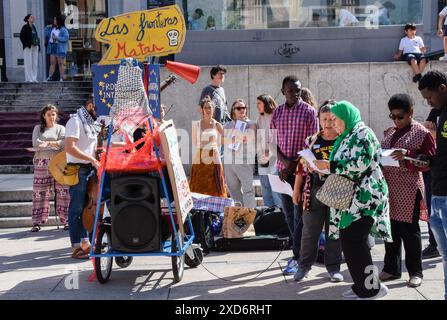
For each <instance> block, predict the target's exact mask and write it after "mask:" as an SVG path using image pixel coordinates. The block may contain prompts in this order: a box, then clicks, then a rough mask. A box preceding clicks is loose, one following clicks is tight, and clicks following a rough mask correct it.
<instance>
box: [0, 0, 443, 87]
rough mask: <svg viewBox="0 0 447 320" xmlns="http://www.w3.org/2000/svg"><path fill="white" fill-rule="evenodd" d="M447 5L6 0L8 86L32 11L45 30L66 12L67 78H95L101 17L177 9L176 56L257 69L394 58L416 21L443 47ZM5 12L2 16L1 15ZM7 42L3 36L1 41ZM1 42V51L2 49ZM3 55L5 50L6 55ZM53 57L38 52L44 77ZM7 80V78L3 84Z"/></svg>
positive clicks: (408, 1)
mask: <svg viewBox="0 0 447 320" xmlns="http://www.w3.org/2000/svg"><path fill="white" fill-rule="evenodd" d="M446 2H447V1H445V0H213V1H209V0H4V1H2V3H3V5H2V8H1V9H0V10H3V14H2V15H1V16H2V17H4V20H3V21H1V18H0V54H1V58H3V64H4V66H3V68H2V70H3V71H4V70H6V74H5V75H2V79H5V77H7V78H8V79H9V81H23V79H24V75H23V50H22V47H21V44H20V39H19V33H20V29H21V27H22V25H23V24H24V22H23V17H24V16H25V15H26V14H27V13H32V14H34V15H35V16H36V27H37V28H38V30H39V32H40V37H41V39H44V28H45V26H47V25H48V24H49V23H51V21H52V20H53V18H54V17H55V16H57V15H59V14H61V13H63V14H65V15H66V16H67V20H66V25H67V28H68V30H69V32H70V42H69V53H68V56H67V62H66V66H65V67H66V74H67V75H68V76H69V77H71V78H73V79H78V78H79V79H86V78H89V77H91V65H92V64H93V63H96V62H97V61H99V60H100V58H101V55H102V53H103V52H104V50H105V49H106V47H105V46H104V45H101V44H100V43H98V42H96V40H95V38H94V34H95V28H96V25H97V24H98V23H99V22H100V21H101V19H103V18H104V17H109V16H114V15H118V14H121V13H125V12H131V11H135V10H143V9H147V8H155V7H158V6H164V5H170V4H174V3H175V4H177V5H178V6H179V7H180V8H181V9H182V10H183V12H184V15H185V19H186V21H187V25H188V32H187V36H186V42H185V46H184V48H183V50H182V52H181V53H180V54H178V55H177V56H176V57H175V59H177V60H178V61H182V62H187V63H193V64H198V65H214V64H218V63H220V64H228V65H255V64H296V63H340V62H371V61H375V62H384V61H391V60H392V57H393V53H394V52H395V51H396V50H397V46H398V44H399V40H400V38H401V37H402V36H403V25H405V24H406V23H408V22H412V23H415V24H417V26H418V33H419V34H420V35H422V36H423V37H424V40H425V43H426V46H427V47H428V51H429V52H432V51H437V50H440V49H442V39H440V38H437V37H436V35H435V33H436V29H437V16H438V12H439V11H440V10H441V9H442V8H443V7H444V6H445V5H447V3H446ZM0 13H1V12H0ZM2 37H3V38H4V39H3V38H2ZM2 43H4V50H3V47H2ZM2 50H3V51H2ZM48 65H49V59H48V57H47V56H46V54H45V48H44V45H42V50H41V52H40V61H39V66H40V69H39V79H40V80H43V79H45V78H46V75H47V72H48ZM3 81H4V80H3Z"/></svg>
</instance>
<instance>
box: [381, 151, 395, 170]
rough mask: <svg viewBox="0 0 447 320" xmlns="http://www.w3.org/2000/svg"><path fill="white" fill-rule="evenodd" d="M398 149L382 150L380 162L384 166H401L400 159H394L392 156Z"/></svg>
mask: <svg viewBox="0 0 447 320" xmlns="http://www.w3.org/2000/svg"><path fill="white" fill-rule="evenodd" d="M394 151H396V149H383V150H382V158H381V159H380V163H381V164H382V166H384V167H400V165H399V161H397V160H394V159H393V158H392V157H391V154H392V153H393V152H394Z"/></svg>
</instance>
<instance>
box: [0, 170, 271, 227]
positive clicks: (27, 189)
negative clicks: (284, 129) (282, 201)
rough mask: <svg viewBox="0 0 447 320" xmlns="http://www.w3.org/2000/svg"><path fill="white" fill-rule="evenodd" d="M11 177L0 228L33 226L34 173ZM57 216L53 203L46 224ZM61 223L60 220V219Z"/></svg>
mask: <svg viewBox="0 0 447 320" xmlns="http://www.w3.org/2000/svg"><path fill="white" fill-rule="evenodd" d="M8 176H10V179H11V185H12V186H13V187H12V188H11V190H7V189H6V188H5V184H6V183H5V182H3V183H2V184H3V187H2V188H0V229H5V228H31V227H32V221H31V209H32V179H33V175H26V176H25V175H16V176H18V177H21V178H20V179H23V181H21V182H19V184H17V181H16V180H14V179H17V178H14V176H15V175H8ZM253 188H254V189H255V194H256V203H257V205H258V206H262V205H263V203H264V200H263V198H262V192H261V183H260V181H259V180H257V179H256V180H255V181H254V183H253ZM56 223H57V221H56V216H55V212H54V204H53V202H52V203H51V212H50V218H49V220H48V222H47V224H46V225H45V226H56ZM59 224H60V221H59Z"/></svg>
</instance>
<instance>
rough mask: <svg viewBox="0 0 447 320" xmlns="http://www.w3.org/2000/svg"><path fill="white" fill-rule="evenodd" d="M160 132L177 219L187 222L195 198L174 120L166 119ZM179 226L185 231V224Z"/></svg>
mask: <svg viewBox="0 0 447 320" xmlns="http://www.w3.org/2000/svg"><path fill="white" fill-rule="evenodd" d="M159 132H160V140H161V145H162V147H163V153H164V156H165V160H166V166H167V168H168V172H169V180H170V181H171V185H172V191H173V193H174V200H175V207H176V211H177V221H180V220H181V221H182V222H185V220H186V217H187V214H188V213H189V212H190V211H191V209H192V208H193V200H192V196H191V191H190V189H189V183H188V178H187V177H186V173H185V170H184V168H183V164H182V161H181V158H180V152H179V146H178V137H177V130H175V126H174V122H173V121H172V120H170V121H166V122H165V123H163V125H161V126H160V127H159ZM179 209H180V210H179ZM179 228H180V230H182V231H183V224H179Z"/></svg>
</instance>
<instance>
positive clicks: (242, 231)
mask: <svg viewBox="0 0 447 320" xmlns="http://www.w3.org/2000/svg"><path fill="white" fill-rule="evenodd" d="M255 218H256V210H255V209H251V208H244V207H225V210H224V221H223V226H222V232H223V237H224V238H243V237H246V236H249V235H252V232H250V226H252V224H253V221H254V220H255Z"/></svg>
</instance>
